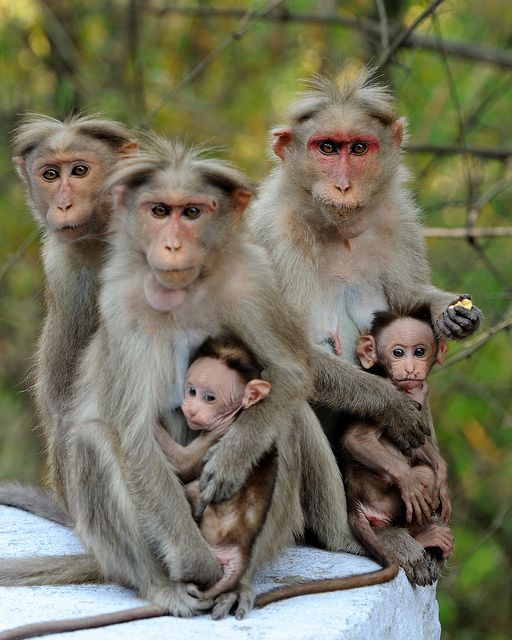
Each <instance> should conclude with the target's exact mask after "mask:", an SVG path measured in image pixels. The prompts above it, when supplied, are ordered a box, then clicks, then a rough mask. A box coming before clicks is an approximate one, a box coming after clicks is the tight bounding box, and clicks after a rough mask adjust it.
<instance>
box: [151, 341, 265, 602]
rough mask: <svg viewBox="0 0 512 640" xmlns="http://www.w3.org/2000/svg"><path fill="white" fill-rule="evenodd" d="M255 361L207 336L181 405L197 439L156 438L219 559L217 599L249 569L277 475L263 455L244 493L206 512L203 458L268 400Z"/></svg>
mask: <svg viewBox="0 0 512 640" xmlns="http://www.w3.org/2000/svg"><path fill="white" fill-rule="evenodd" d="M260 376H261V370H260V368H258V365H257V362H256V358H255V357H254V355H253V354H252V353H251V352H250V351H249V349H247V347H245V345H243V344H242V343H241V342H240V341H238V340H236V339H235V338H233V337H231V336H220V337H216V338H208V339H207V340H206V341H205V342H204V343H203V344H202V345H201V346H200V347H199V349H198V350H197V351H196V353H195V354H194V356H193V358H192V361H191V364H190V366H189V369H188V371H187V373H186V376H185V397H184V400H183V404H182V406H181V409H182V412H183V415H184V416H185V419H186V421H187V424H188V426H189V428H190V429H192V430H193V431H199V432H200V433H199V435H198V436H197V437H196V438H195V440H193V441H192V442H191V443H190V444H189V445H187V446H185V447H183V446H181V445H179V444H178V443H177V442H176V441H175V440H174V439H173V438H172V437H171V436H170V435H169V434H168V433H167V431H165V430H164V429H163V428H162V427H159V428H158V430H157V434H156V438H157V440H158V442H159V444H160V445H161V447H162V449H163V451H164V453H165V454H166V456H167V457H168V458H169V459H170V460H171V462H172V463H173V465H174V467H175V468H176V471H177V473H178V476H179V477H180V479H181V480H182V481H183V482H186V483H187V484H185V487H184V489H185V493H186V496H187V498H188V500H189V501H190V503H191V505H192V508H193V511H194V512H195V513H196V515H197V517H198V518H199V527H200V529H201V533H202V534H203V536H204V538H205V540H206V541H207V543H208V544H209V545H210V546H211V547H212V550H213V553H214V555H215V557H216V558H217V560H218V561H219V563H220V565H221V567H222V570H223V576H222V578H221V579H220V580H219V581H218V582H217V583H216V584H214V585H213V586H212V587H210V588H209V589H208V590H207V591H205V593H204V596H205V597H206V598H213V597H216V596H217V595H219V594H220V593H223V592H224V591H227V590H230V589H232V588H234V587H235V586H236V585H237V584H238V582H239V580H240V578H241V577H242V575H243V573H244V572H245V570H246V569H247V567H248V565H249V560H250V552H251V548H252V545H253V544H254V541H255V540H256V537H257V536H258V534H259V532H260V531H261V529H262V527H263V524H264V522H265V517H266V514H267V511H268V509H269V507H270V502H271V498H272V493H273V490H274V483H275V477H276V473H277V458H276V454H275V451H271V452H269V453H267V454H265V455H264V456H263V458H262V459H261V460H260V462H259V464H258V465H257V466H256V467H255V469H254V470H253V471H252V472H251V474H250V475H249V477H248V479H247V482H246V483H245V485H244V486H243V487H242V489H241V490H240V491H239V492H238V493H236V494H235V495H234V496H233V497H232V498H230V499H228V500H225V501H224V502H218V503H212V504H208V505H206V507H205V508H204V510H202V506H203V505H202V504H201V499H200V491H199V479H198V478H199V476H200V474H201V469H202V464H203V458H204V456H205V454H206V452H207V451H208V449H209V448H210V446H212V445H213V444H214V443H215V442H216V441H218V440H219V439H220V438H221V437H222V436H223V435H224V434H225V433H226V431H227V430H228V429H229V428H231V426H232V425H233V423H234V422H235V421H236V418H237V416H238V414H239V413H240V412H241V411H243V410H244V409H247V408H248V407H250V406H252V405H253V404H256V403H257V402H259V401H260V400H263V399H264V398H266V397H267V396H268V394H269V392H270V388H271V384H270V382H267V381H266V380H262V379H260Z"/></svg>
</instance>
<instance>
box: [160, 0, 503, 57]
mask: <svg viewBox="0 0 512 640" xmlns="http://www.w3.org/2000/svg"><path fill="white" fill-rule="evenodd" d="M147 9H148V10H150V11H152V12H154V13H156V14H158V15H165V14H166V13H176V14H180V15H188V16H192V17H202V18H206V17H208V18H234V19H235V18H238V19H239V18H242V17H243V16H244V14H245V12H244V11H241V10H239V9H220V8H213V7H203V6H200V7H199V6H198V7H183V6H179V5H176V4H168V5H167V6H165V7H156V6H152V5H151V4H149V5H148V7H147ZM261 19H262V20H269V21H275V22H283V23H285V22H305V23H308V24H320V25H321V24H323V25H327V26H329V25H339V26H342V27H348V28H349V29H356V30H358V31H363V32H365V33H367V34H370V35H375V36H378V37H379V38H380V37H381V34H382V25H381V24H380V23H379V22H378V21H376V20H370V19H368V18H353V17H351V16H338V15H330V16H327V15H324V14H305V13H293V12H291V11H288V10H287V9H286V8H284V7H281V8H280V9H279V10H278V11H273V12H270V13H269V14H268V15H265V16H263V17H262V18H261ZM402 29H403V27H402V26H400V25H398V24H389V25H388V31H389V36H390V37H391V38H396V37H397V36H398V35H399V33H400V31H401V30H402ZM400 47H401V48H407V49H409V48H413V49H414V48H417V49H425V50H427V51H435V52H439V43H438V41H437V39H436V38H432V37H429V36H424V35H421V34H417V33H409V34H408V35H407V37H406V38H405V39H404V40H403V41H402V42H401V43H400ZM444 50H445V51H446V53H447V54H449V55H451V56H454V57H456V58H461V59H464V60H474V61H476V62H483V63H486V64H491V65H493V66H496V67H499V68H501V69H512V52H511V51H509V50H507V49H493V48H492V47H485V46H481V45H475V44H468V43H466V42H454V41H453V40H446V41H445V42H444Z"/></svg>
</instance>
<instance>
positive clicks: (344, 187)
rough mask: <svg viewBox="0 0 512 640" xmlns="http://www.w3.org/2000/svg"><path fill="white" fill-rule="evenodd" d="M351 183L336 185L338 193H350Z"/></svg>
mask: <svg viewBox="0 0 512 640" xmlns="http://www.w3.org/2000/svg"><path fill="white" fill-rule="evenodd" d="M350 186H351V185H350V182H348V181H347V182H340V183H338V184H336V189H338V191H340V192H341V193H346V192H347V191H349V189H350Z"/></svg>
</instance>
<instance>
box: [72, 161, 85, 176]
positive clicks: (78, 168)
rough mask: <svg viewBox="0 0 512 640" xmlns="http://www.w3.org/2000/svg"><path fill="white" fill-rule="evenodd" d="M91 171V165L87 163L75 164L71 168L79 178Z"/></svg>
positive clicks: (73, 174)
mask: <svg viewBox="0 0 512 640" xmlns="http://www.w3.org/2000/svg"><path fill="white" fill-rule="evenodd" d="M88 173H89V167H88V166H87V165H86V164H75V166H74V167H73V168H72V169H71V175H72V176H77V178H83V177H84V176H86V175H87V174H88Z"/></svg>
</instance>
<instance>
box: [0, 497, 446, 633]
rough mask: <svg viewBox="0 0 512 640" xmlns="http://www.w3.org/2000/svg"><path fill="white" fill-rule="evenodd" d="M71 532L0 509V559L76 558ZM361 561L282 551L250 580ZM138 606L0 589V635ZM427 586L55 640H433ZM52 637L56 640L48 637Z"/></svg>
mask: <svg viewBox="0 0 512 640" xmlns="http://www.w3.org/2000/svg"><path fill="white" fill-rule="evenodd" d="M80 552H81V546H80V543H79V541H78V540H77V538H76V537H75V536H74V535H73V533H72V532H70V531H68V530H67V529H66V528H64V527H61V526H59V525H56V524H53V523H50V522H46V521H45V520H43V519H41V518H38V517H36V516H33V515H30V514H27V513H24V512H22V511H19V510H18V509H12V508H10V507H1V506H0V555H1V556H3V557H6V556H10V557H16V556H26V555H37V554H45V555H47V554H62V553H80ZM377 566H378V565H376V564H375V563H374V562H373V561H372V560H369V559H368V558H361V557H358V556H353V555H350V554H346V553H330V552H327V551H321V550H318V549H314V548H311V547H290V548H289V549H287V550H286V551H285V553H284V554H283V555H282V556H281V557H280V558H279V559H278V560H276V561H275V562H274V563H272V564H271V565H269V566H268V567H266V568H264V569H263V570H261V571H260V572H259V573H258V575H257V576H256V578H255V581H254V586H255V589H256V591H257V592H258V593H261V592H263V591H266V590H268V589H271V588H274V587H277V586H281V585H282V584H286V583H290V582H293V581H294V580H295V579H297V578H303V579H315V578H329V577H336V576H345V575H352V574H356V573H365V572H368V571H372V570H374V569H375V568H376V567H377ZM143 604H145V602H144V601H143V600H141V599H140V598H138V597H137V596H136V595H135V593H134V592H133V591H130V590H129V589H124V588H122V587H116V586H114V585H104V586H103V585H102V586H97V585H80V586H78V585H76V586H62V587H44V586H42V587H0V631H3V630H5V629H9V628H11V627H14V626H17V625H22V624H27V623H31V622H41V621H43V620H53V619H63V618H72V617H79V616H84V615H93V614H98V613H106V612H109V611H115V610H121V609H126V608H129V607H136V606H141V605H143ZM440 633H441V630H440V625H439V615H438V606H437V601H436V598H435V587H416V588H412V587H411V586H410V584H409V583H408V581H407V579H406V577H405V575H404V573H403V572H402V571H400V574H399V575H398V576H397V577H396V578H395V579H394V580H393V581H392V582H389V583H387V584H383V585H375V586H372V587H364V588H361V589H353V590H351V591H340V592H335V593H326V594H318V595H311V596H302V597H300V598H294V599H290V600H285V601H282V602H279V603H275V604H271V605H269V606H267V607H265V608H264V609H261V610H254V611H252V612H251V613H250V614H249V615H248V616H247V618H245V619H244V620H241V621H237V620H235V619H234V618H232V617H230V618H227V619H225V620H220V621H213V620H211V618H210V617H209V615H203V616H199V617H196V618H188V619H183V618H171V617H168V618H167V617H165V618H155V619H152V620H141V621H137V622H130V623H128V624H123V625H115V626H112V627H105V628H100V629H93V630H85V631H76V632H73V633H63V634H59V636H58V637H59V639H62V640H100V639H101V640H103V639H105V640H114V639H116V640H119V638H122V639H123V640H124V639H126V640H132V639H133V640H140V638H144V639H145V640H164V639H165V640H196V639H197V640H235V639H236V640H266V639H270V638H272V639H275V640H320V639H321V640H406V639H407V640H412V639H414V640H437V639H438V638H439V637H440ZM48 637H49V638H51V637H57V636H48Z"/></svg>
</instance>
